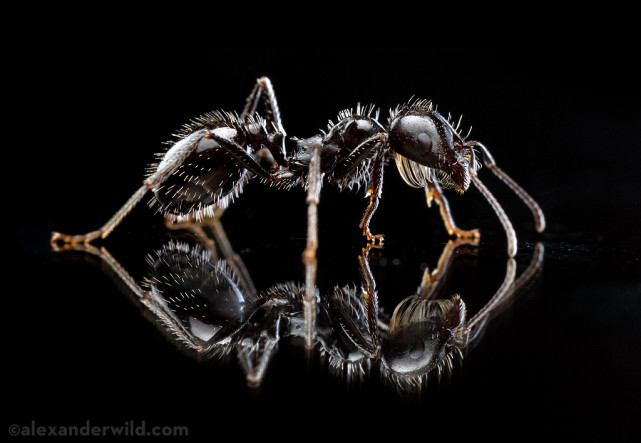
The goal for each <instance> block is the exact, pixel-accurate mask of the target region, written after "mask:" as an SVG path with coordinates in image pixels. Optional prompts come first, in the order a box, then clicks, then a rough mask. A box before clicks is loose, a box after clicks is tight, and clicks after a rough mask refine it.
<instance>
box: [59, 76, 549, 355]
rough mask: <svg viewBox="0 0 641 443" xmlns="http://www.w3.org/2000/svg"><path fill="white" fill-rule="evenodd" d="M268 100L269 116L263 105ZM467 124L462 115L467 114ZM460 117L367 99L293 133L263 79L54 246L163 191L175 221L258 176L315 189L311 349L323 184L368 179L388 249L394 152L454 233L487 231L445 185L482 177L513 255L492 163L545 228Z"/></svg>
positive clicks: (209, 208)
mask: <svg viewBox="0 0 641 443" xmlns="http://www.w3.org/2000/svg"><path fill="white" fill-rule="evenodd" d="M261 103H263V105H264V108H265V110H266V112H265V115H264V116H261V115H260V114H259V113H258V112H257V109H258V107H259V105H260V104H261ZM459 124H460V120H459ZM459 124H454V123H453V122H452V121H451V120H450V119H449V118H447V119H446V118H444V117H443V116H442V115H441V114H440V113H439V112H438V111H437V110H436V108H435V107H434V105H433V104H432V102H430V101H427V100H414V101H411V102H409V103H407V104H405V105H400V106H398V107H397V108H396V109H395V110H393V111H391V112H390V116H389V118H388V123H387V125H383V124H381V123H380V122H379V111H378V110H375V108H374V106H366V107H362V106H360V105H359V106H358V107H357V108H356V111H355V112H354V111H353V110H345V111H342V112H341V113H339V115H338V122H337V123H336V124H333V123H332V122H331V121H330V124H329V127H328V130H327V132H324V131H321V132H322V133H321V134H318V135H314V136H312V137H309V138H304V139H299V138H296V137H287V134H286V132H285V129H284V128H283V125H282V122H281V117H280V110H279V108H278V103H277V100H276V95H275V93H274V88H273V86H272V83H271V81H270V80H269V79H268V78H267V77H262V78H260V79H258V80H257V82H256V85H255V86H254V88H253V90H252V92H251V94H250V95H249V97H248V99H247V103H246V105H245V108H244V109H243V111H242V113H241V114H240V115H238V114H235V113H230V112H222V111H215V112H211V113H207V114H205V115H202V116H200V117H197V118H196V119H194V120H192V121H191V122H190V123H187V124H185V125H184V126H183V128H182V129H181V130H180V131H178V132H177V134H175V137H176V139H175V140H174V141H173V142H170V145H171V147H170V148H169V149H168V150H167V151H166V152H165V153H164V154H162V155H160V157H161V160H160V162H159V163H157V164H155V165H153V166H152V167H151V168H150V174H149V175H148V176H147V178H146V179H145V180H144V182H143V184H142V186H141V187H140V188H139V189H138V190H137V191H136V192H135V193H134V194H133V195H132V196H131V197H130V198H129V200H128V201H127V202H126V203H125V205H124V206H123V207H122V208H121V209H120V210H118V211H117V212H116V213H115V214H114V215H113V216H112V217H111V218H110V219H109V220H108V221H107V223H105V225H104V226H102V227H101V228H100V229H98V230H96V231H92V232H89V233H87V234H84V235H72V236H70V235H65V234H61V233H58V232H54V233H53V234H52V238H51V243H52V245H53V246H54V248H57V247H58V246H59V245H60V244H76V245H77V244H81V243H89V242H91V241H92V240H94V239H96V238H98V237H100V238H103V239H104V238H106V237H107V236H108V235H109V233H110V232H111V231H112V230H113V229H114V228H115V227H116V226H117V225H118V224H119V223H120V222H121V221H122V219H123V218H124V217H125V216H126V215H127V214H128V213H129V212H130V211H131V210H132V209H133V208H134V206H135V205H136V204H137V203H138V202H139V201H140V200H141V199H142V198H143V197H144V196H145V195H146V194H147V192H148V191H151V192H152V193H153V195H154V196H153V198H152V201H151V205H154V206H157V207H158V210H159V211H160V212H162V213H163V214H164V215H165V217H166V220H167V223H168V224H171V223H175V222H181V221H185V220H187V221H189V220H195V221H197V222H198V221H202V220H204V219H206V218H208V217H215V216H216V211H217V210H218V209H224V208H226V207H227V206H228V205H229V204H230V203H231V201H232V200H233V199H234V198H235V197H237V196H238V195H239V194H240V193H241V192H242V190H243V186H244V185H245V184H246V183H247V182H248V180H250V179H251V178H253V177H258V178H259V179H260V180H261V181H262V182H264V183H266V184H269V185H273V186H278V187H281V188H284V189H290V188H292V187H294V186H305V187H307V204H308V213H307V225H308V232H307V243H306V247H305V250H304V252H303V263H304V264H305V281H306V288H307V293H306V297H305V301H306V305H305V306H306V313H307V314H306V318H307V319H308V321H307V322H306V329H307V342H308V345H310V346H311V342H312V335H313V330H314V318H315V312H316V309H315V297H314V294H313V293H312V290H313V288H314V284H315V278H316V252H317V248H318V232H317V208H318V204H319V200H320V191H321V186H322V183H323V181H324V180H325V181H327V182H330V183H333V184H335V185H337V186H338V187H339V188H341V189H344V188H352V187H353V186H361V185H365V186H366V189H367V191H366V192H365V197H366V198H369V204H368V205H367V208H366V209H365V212H364V214H363V217H362V219H361V222H360V228H362V230H363V234H364V235H365V236H366V237H367V240H368V244H373V245H376V246H377V247H382V244H383V236H382V235H375V234H372V233H371V231H370V228H369V225H370V222H371V220H372V216H373V215H374V212H375V211H376V209H377V207H378V204H379V200H380V198H381V195H382V191H383V171H384V168H385V165H386V163H387V161H388V160H389V159H390V158H391V157H393V158H394V160H395V162H396V166H397V168H398V170H399V172H400V174H401V176H402V177H403V179H404V180H405V182H406V183H407V184H409V185H410V186H413V187H417V188H424V189H425V193H426V199H427V204H428V206H431V203H432V201H433V200H436V202H437V204H438V205H439V207H440V212H441V216H442V218H443V221H444V223H445V227H446V228H447V231H448V233H449V234H450V235H452V236H456V237H461V238H479V235H480V234H479V231H478V230H476V229H475V230H471V231H466V230H462V229H459V228H458V227H457V226H456V224H455V223H454V221H453V219H452V216H451V213H450V210H449V205H448V202H447V200H446V199H445V196H444V195H443V192H442V187H443V188H444V187H450V188H454V189H455V190H457V191H458V192H460V193H462V192H464V191H466V190H467V189H468V188H469V186H470V184H473V185H474V186H475V187H476V188H477V189H478V190H479V191H480V192H481V193H482V194H483V196H484V197H485V198H486V199H487V201H488V202H489V204H490V205H491V206H492V208H493V210H494V212H495V213H496V214H497V216H498V217H499V220H500V222H501V224H502V225H503V228H504V230H505V232H506V235H507V245H508V246H507V253H508V255H509V256H510V257H513V256H514V255H515V254H516V251H517V239H516V234H515V232H514V228H513V227H512V224H511V222H510V220H509V219H508V217H507V215H506V214H505V211H504V210H503V208H502V207H501V205H500V204H499V203H498V201H497V200H496V199H495V198H494V196H493V195H492V194H491V193H490V191H489V190H488V189H487V188H486V187H485V185H484V184H483V183H482V182H481V180H480V179H479V178H478V174H477V172H478V170H479V168H480V166H481V164H480V162H479V161H478V160H477V155H478V154H481V157H482V160H483V163H484V164H485V165H486V166H487V167H488V169H490V170H491V171H492V172H493V173H494V174H496V175H497V176H498V177H499V178H500V179H501V180H503V181H504V182H505V183H506V184H507V185H508V186H509V187H510V188H511V189H512V190H513V191H514V192H515V193H516V194H517V195H518V196H519V197H520V198H521V199H522V200H523V201H524V202H525V203H526V204H527V205H528V207H529V208H530V210H531V211H532V213H533V214H534V217H535V222H536V229H537V231H539V232H542V231H543V230H544V228H545V218H544V216H543V212H542V211H541V208H540V207H539V206H538V204H537V203H536V202H535V201H534V199H532V197H530V196H529V195H528V194H527V193H526V192H525V191H524V190H523V189H522V188H521V187H520V186H519V185H518V184H516V183H515V182H514V181H513V180H512V179H511V178H510V177H509V176H508V175H507V174H505V173H504V172H503V171H502V170H501V169H499V168H498V167H497V166H496V162H495V161H494V159H493V158H492V156H491V154H490V152H489V151H488V150H487V148H486V147H485V146H484V145H483V144H481V143H480V142H477V141H471V140H467V137H464V136H462V135H461V134H460V133H459V132H458V129H459Z"/></svg>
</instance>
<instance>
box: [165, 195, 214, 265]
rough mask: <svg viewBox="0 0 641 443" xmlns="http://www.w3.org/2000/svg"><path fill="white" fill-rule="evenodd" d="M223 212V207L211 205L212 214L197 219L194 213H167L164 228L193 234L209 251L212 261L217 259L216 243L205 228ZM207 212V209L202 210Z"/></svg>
mask: <svg viewBox="0 0 641 443" xmlns="http://www.w3.org/2000/svg"><path fill="white" fill-rule="evenodd" d="M224 212H225V208H219V207H216V206H214V205H212V206H211V213H213V216H204V217H203V219H202V220H197V219H196V218H195V217H194V215H186V216H179V215H174V214H168V215H166V216H165V228H166V229H167V230H170V231H186V232H187V233H189V234H190V235H191V236H193V237H194V238H195V239H196V241H198V242H200V243H202V244H203V245H204V246H205V248H206V249H207V250H208V251H211V258H212V260H213V261H217V260H218V255H217V254H216V247H215V246H216V244H215V242H214V239H212V238H211V235H209V234H208V233H207V232H205V228H207V227H209V226H211V225H212V224H213V223H214V222H215V221H216V220H219V219H220V217H222V215H223V213H224ZM204 213H208V211H204Z"/></svg>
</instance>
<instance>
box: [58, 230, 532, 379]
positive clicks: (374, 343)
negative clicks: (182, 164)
mask: <svg viewBox="0 0 641 443" xmlns="http://www.w3.org/2000/svg"><path fill="white" fill-rule="evenodd" d="M202 227H203V232H207V233H208V234H207V235H208V239H207V240H208V241H207V242H206V243H204V244H196V245H190V244H188V243H187V242H185V241H182V240H181V241H176V240H171V241H169V242H168V243H166V244H165V245H164V246H162V247H161V248H160V249H157V250H156V251H154V252H153V253H151V254H149V255H148V256H147V258H146V261H147V264H148V272H147V273H146V275H145V277H144V278H143V279H142V280H141V282H140V283H138V282H136V281H135V280H134V279H133V278H132V277H131V276H130V275H129V274H128V273H127V272H126V271H125V270H124V268H123V267H122V266H121V265H120V264H119V263H118V262H117V261H116V260H115V259H114V258H113V257H112V256H111V255H110V254H109V252H108V251H107V250H106V249H105V248H101V249H98V248H95V247H94V246H92V245H90V244H82V245H71V244H70V245H66V246H65V247H64V249H67V250H78V251H82V252H86V253H89V254H92V255H96V256H98V257H99V258H100V259H101V260H102V262H103V263H106V264H107V267H106V269H107V270H110V271H111V274H112V276H113V277H115V281H116V282H117V283H119V286H120V287H122V288H127V289H126V290H125V293H126V294H128V295H130V296H131V298H132V300H133V301H134V303H136V304H140V305H141V306H142V307H143V310H144V312H145V313H146V314H149V317H150V319H151V320H152V321H153V322H154V323H155V324H156V325H158V326H159V327H160V329H161V330H162V331H163V332H166V333H168V335H169V336H170V337H171V338H172V339H173V341H174V342H175V344H177V345H178V346H179V348H180V349H182V350H184V351H187V352H194V353H195V354H196V355H197V356H198V357H199V358H202V359H214V358H222V357H225V356H228V355H231V354H236V355H237V357H238V361H239V362H240V365H241V367H242V368H243V370H244V372H245V376H246V379H247V382H248V384H249V385H250V386H252V387H257V386H259V385H260V384H261V383H262V381H263V378H264V375H265V372H266V370H267V367H268V366H269V362H270V360H271V357H272V356H273V354H274V352H275V351H276V349H277V348H278V344H279V342H280V341H281V340H282V339H284V338H303V339H304V338H305V332H304V331H305V315H304V306H305V304H304V294H305V292H306V288H305V287H304V286H302V285H300V284H297V283H294V282H287V283H279V284H275V285H273V286H271V287H269V288H268V289H266V290H263V291H260V292H259V291H257V290H256V288H255V286H254V284H253V282H252V279H251V276H250V274H249V273H248V272H247V269H246V268H245V266H244V264H243V261H242V259H241V258H240V257H239V256H238V255H237V254H236V253H235V252H234V251H233V249H232V248H231V245H230V243H229V240H228V239H227V236H226V234H225V231H224V229H223V227H222V224H221V223H220V221H219V220H217V219H212V220H210V221H209V222H208V223H207V224H206V225H203V226H202ZM199 240H202V237H200V238H199ZM477 245H478V239H456V240H450V241H449V242H448V243H447V244H445V246H444V248H443V251H442V253H441V256H440V258H439V261H438V264H437V266H436V267H435V268H434V269H433V270H430V269H429V268H426V269H425V271H424V273H423V276H422V278H421V281H420V285H419V286H418V288H417V290H416V293H415V294H414V295H411V296H409V297H407V298H405V299H403V300H402V301H401V302H400V303H399V304H398V305H397V306H396V308H395V309H394V310H393V313H392V315H391V316H390V315H388V314H386V313H385V312H383V310H382V309H379V303H378V291H377V289H376V282H375V279H374V276H373V274H372V272H371V270H370V265H369V261H370V251H371V250H372V249H373V248H374V247H373V246H370V247H367V248H364V250H363V254H362V255H360V256H359V257H358V260H359V271H360V276H361V282H360V284H347V285H344V286H336V287H335V288H334V289H333V290H332V291H329V292H327V293H324V294H320V293H319V292H318V289H317V288H315V289H314V291H315V293H316V297H317V301H318V305H317V307H318V313H317V314H318V318H317V324H316V331H315V335H314V342H313V345H314V346H313V347H314V348H317V349H318V351H319V353H320V356H321V360H322V361H324V362H326V363H327V364H328V366H329V369H330V371H331V372H332V373H333V374H334V375H339V376H345V377H346V378H347V380H348V382H354V381H362V380H363V378H364V376H365V375H366V374H367V373H369V372H370V371H371V370H372V369H373V368H378V370H379V372H380V374H381V375H382V376H383V378H384V380H385V381H387V382H390V383H391V384H392V385H393V386H395V387H396V388H397V389H399V390H400V391H407V390H420V389H422V388H423V387H424V386H425V385H426V383H427V381H428V377H429V376H430V374H432V373H436V374H437V375H438V377H439V379H440V377H441V375H442V374H443V373H451V371H452V369H453V365H454V363H455V362H456V361H458V360H460V359H462V358H463V353H464V351H465V350H466V349H468V348H469V347H470V346H471V345H472V344H474V343H476V342H477V341H478V340H479V338H480V336H481V335H482V331H483V330H484V329H485V327H486V325H487V322H488V320H489V319H490V318H492V317H493V316H495V315H496V314H498V313H499V312H500V311H501V308H502V307H504V306H505V305H506V304H507V302H509V301H510V300H511V299H513V298H514V294H515V293H516V292H518V291H520V290H522V289H523V288H524V287H525V286H526V285H528V284H530V283H531V282H532V280H533V279H534V278H535V277H536V276H537V275H538V274H539V272H540V270H541V266H542V263H543V246H542V245H541V244H540V243H539V244H537V245H536V247H535V250H534V254H533V257H532V259H531V262H530V264H529V266H528V267H527V269H526V270H524V271H523V273H522V274H521V275H520V276H519V277H518V278H515V277H516V263H515V261H514V259H513V258H509V259H508V261H507V266H506V270H505V277H504V280H503V282H502V284H501V285H500V287H499V288H498V289H497V290H496V292H495V293H494V295H493V296H492V297H491V298H490V300H489V301H488V302H487V303H486V304H485V306H483V307H482V308H481V309H480V310H479V311H478V313H476V314H475V315H473V316H471V317H470V318H468V315H467V308H466V305H465V302H464V301H463V299H462V298H461V297H460V296H459V295H454V296H451V297H450V296H448V295H447V294H445V290H446V288H445V282H446V280H447V277H448V274H449V273H450V271H451V270H452V267H453V263H454V261H455V260H456V258H457V257H459V256H461V255H462V254H465V253H470V250H469V248H470V247H472V248H473V247H475V246H477ZM472 252H473V251H472Z"/></svg>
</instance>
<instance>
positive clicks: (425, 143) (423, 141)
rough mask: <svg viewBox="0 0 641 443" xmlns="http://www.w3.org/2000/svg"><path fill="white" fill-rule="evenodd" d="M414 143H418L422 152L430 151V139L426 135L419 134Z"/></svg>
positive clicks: (423, 133)
mask: <svg viewBox="0 0 641 443" xmlns="http://www.w3.org/2000/svg"><path fill="white" fill-rule="evenodd" d="M416 141H418V144H419V145H420V146H421V148H423V150H424V151H427V152H430V151H432V137H430V136H429V135H428V134H427V133H425V132H421V133H420V134H419V135H418V136H417V137H416Z"/></svg>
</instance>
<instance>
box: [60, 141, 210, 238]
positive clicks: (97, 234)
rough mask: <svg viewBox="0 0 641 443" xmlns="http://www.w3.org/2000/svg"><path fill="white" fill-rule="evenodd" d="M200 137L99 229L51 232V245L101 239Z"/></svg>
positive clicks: (160, 182)
mask: <svg viewBox="0 0 641 443" xmlns="http://www.w3.org/2000/svg"><path fill="white" fill-rule="evenodd" d="M199 141H200V137H193V138H192V139H191V141H190V143H188V144H186V145H185V146H184V147H183V148H182V150H181V151H180V152H178V153H177V154H176V156H175V157H174V158H173V159H172V161H171V163H168V164H167V165H165V166H164V167H163V168H162V169H158V170H157V171H156V172H155V173H154V174H152V175H151V176H150V177H149V178H147V179H146V180H145V181H144V184H143V185H142V186H141V187H140V188H139V189H138V190H137V191H136V192H135V193H134V194H133V195H132V196H131V197H130V198H129V200H127V202H126V203H125V204H124V205H123V207H122V208H120V209H119V210H118V212H116V213H115V214H114V215H113V216H112V217H111V218H110V219H109V220H108V221H107V223H105V224H104V225H103V226H102V227H101V228H100V229H97V230H95V231H91V232H88V233H86V234H83V235H66V234H61V233H60V232H52V233H51V246H52V248H53V249H54V250H58V249H59V248H60V244H63V245H64V244H73V245H77V244H82V243H89V242H91V241H92V240H95V239H96V238H98V237H100V238H102V239H105V238H107V236H108V235H109V234H110V233H111V231H113V230H114V228H115V227H116V226H118V225H119V224H120V222H121V221H122V220H123V219H124V218H125V217H126V216H127V214H129V212H131V210H132V209H133V208H134V207H135V206H136V205H137V204H138V203H139V202H140V200H142V198H143V197H144V196H145V194H146V193H147V191H149V190H150V189H153V188H154V187H155V186H157V185H159V184H162V183H163V182H164V181H165V180H166V179H167V178H168V177H169V176H171V175H172V174H173V173H174V172H175V171H176V169H178V167H179V166H180V165H181V164H182V163H183V161H184V160H185V159H186V158H187V157H188V156H189V155H190V154H191V153H192V152H193V150H194V149H196V146H197V145H198V142H199Z"/></svg>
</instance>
